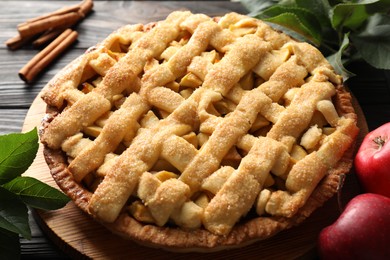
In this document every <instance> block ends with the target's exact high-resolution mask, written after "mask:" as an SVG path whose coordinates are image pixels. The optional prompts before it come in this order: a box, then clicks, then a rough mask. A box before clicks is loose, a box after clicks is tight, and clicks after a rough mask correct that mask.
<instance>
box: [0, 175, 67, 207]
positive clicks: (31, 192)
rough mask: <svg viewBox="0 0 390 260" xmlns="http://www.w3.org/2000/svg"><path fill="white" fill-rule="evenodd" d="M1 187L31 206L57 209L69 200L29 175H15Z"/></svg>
mask: <svg viewBox="0 0 390 260" xmlns="http://www.w3.org/2000/svg"><path fill="white" fill-rule="evenodd" d="M3 187H4V188H6V189H7V190H9V191H11V192H13V193H14V194H16V195H18V196H19V197H20V199H21V200H22V201H23V202H24V203H25V204H27V205H28V206H31V207H33V208H39V209H45V210H53V209H59V208H62V207H63V206H65V205H66V203H68V202H69V200H70V199H69V198H68V197H67V196H66V195H65V194H63V193H62V192H60V191H59V190H57V189H55V188H53V187H51V186H49V185H47V184H46V183H43V182H41V181H39V180H37V179H34V178H31V177H17V178H15V179H13V180H12V181H10V182H8V183H6V184H4V185H3Z"/></svg>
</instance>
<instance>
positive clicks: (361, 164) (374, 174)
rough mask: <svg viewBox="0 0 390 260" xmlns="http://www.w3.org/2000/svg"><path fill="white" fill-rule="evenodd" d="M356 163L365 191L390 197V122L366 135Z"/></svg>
mask: <svg viewBox="0 0 390 260" xmlns="http://www.w3.org/2000/svg"><path fill="white" fill-rule="evenodd" d="M354 163H355V169H356V174H357V176H358V179H359V182H360V184H361V185H362V187H363V190H364V192H370V193H377V194H381V195H384V196H387V197H389V198H390V123H386V124H384V125H382V126H380V127H378V128H377V129H375V130H373V131H372V132H370V133H368V134H367V135H366V137H365V138H364V140H363V142H362V144H361V146H360V148H359V150H358V152H357V154H356V157H355V162H354Z"/></svg>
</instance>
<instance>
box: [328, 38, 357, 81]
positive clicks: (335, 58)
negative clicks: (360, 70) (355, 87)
mask: <svg viewBox="0 0 390 260" xmlns="http://www.w3.org/2000/svg"><path fill="white" fill-rule="evenodd" d="M348 46H349V37H348V34H344V38H343V42H342V43H341V46H340V49H339V50H338V51H337V52H336V53H334V54H332V55H330V56H328V57H327V59H328V61H329V63H330V64H331V65H332V66H333V68H334V69H335V71H336V72H337V73H338V74H340V75H341V76H342V77H343V80H344V81H346V80H347V79H348V78H350V77H352V76H354V75H355V74H353V73H352V72H350V71H348V70H347V69H346V68H345V67H344V60H343V53H344V51H345V50H346V49H347V48H348Z"/></svg>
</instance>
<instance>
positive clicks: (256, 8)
mask: <svg viewBox="0 0 390 260" xmlns="http://www.w3.org/2000/svg"><path fill="white" fill-rule="evenodd" d="M275 2H276V1H275V0H241V4H242V5H243V6H244V7H245V8H246V9H247V10H248V11H249V12H250V13H249V14H248V15H249V16H252V15H257V14H258V13H259V12H261V11H263V10H264V9H266V8H268V7H270V6H272V5H274V4H275Z"/></svg>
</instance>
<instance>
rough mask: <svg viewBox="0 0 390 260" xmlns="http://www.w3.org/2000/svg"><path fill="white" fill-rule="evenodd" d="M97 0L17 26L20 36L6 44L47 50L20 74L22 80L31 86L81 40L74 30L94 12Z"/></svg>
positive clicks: (84, 2)
mask: <svg viewBox="0 0 390 260" xmlns="http://www.w3.org/2000/svg"><path fill="white" fill-rule="evenodd" d="M92 7H93V0H83V1H82V2H81V3H80V4H77V5H73V6H68V7H63V8H60V9H58V10H56V11H54V12H52V13H48V14H45V15H41V16H38V17H36V18H33V19H30V20H28V21H26V22H24V23H21V24H19V25H18V26H17V29H18V32H19V34H18V35H17V36H15V37H13V38H10V39H9V40H7V41H6V42H5V44H6V45H7V47H8V48H9V49H11V50H16V49H19V48H21V47H22V46H24V45H26V44H30V43H32V45H33V47H35V48H42V47H44V46H46V47H44V48H43V49H42V50H41V51H40V52H39V53H38V54H37V55H36V56H34V57H33V58H32V59H31V60H30V61H29V62H28V63H27V64H26V65H25V66H24V67H23V68H22V69H21V70H20V71H19V76H20V78H21V79H22V80H24V81H25V82H27V83H30V82H32V81H33V80H34V78H35V77H36V76H37V75H38V74H39V73H40V72H41V71H42V70H44V69H45V68H46V67H47V66H48V65H49V64H50V63H51V62H52V61H54V59H56V58H57V57H58V56H59V55H60V54H61V53H63V52H64V50H65V49H66V48H68V47H69V46H70V45H72V44H73V43H74V42H75V41H76V39H77V36H78V34H77V32H76V31H74V30H73V29H72V27H73V26H74V25H75V24H77V23H78V22H79V21H81V20H82V19H84V18H85V16H86V15H87V14H88V13H89V12H90V11H91V10H92Z"/></svg>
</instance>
